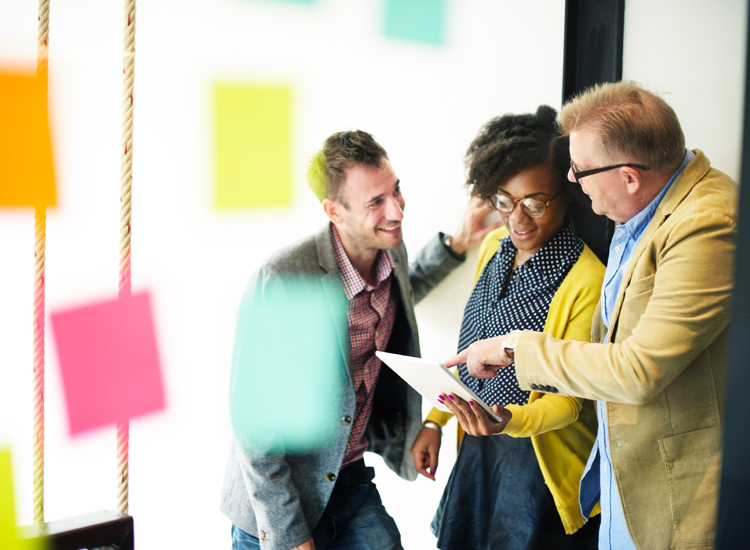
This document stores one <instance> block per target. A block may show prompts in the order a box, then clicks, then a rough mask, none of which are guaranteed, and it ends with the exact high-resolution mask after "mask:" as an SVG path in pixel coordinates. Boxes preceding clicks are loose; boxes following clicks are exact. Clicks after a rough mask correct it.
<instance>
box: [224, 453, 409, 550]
mask: <svg viewBox="0 0 750 550" xmlns="http://www.w3.org/2000/svg"><path fill="white" fill-rule="evenodd" d="M358 462H359V461H358ZM352 467H354V468H356V469H359V470H360V471H361V468H364V463H362V464H361V465H359V464H356V463H355V465H352ZM347 470H349V468H346V469H344V470H342V471H341V473H340V474H339V479H338V480H337V482H336V487H335V488H334V490H333V494H332V495H331V498H330V500H329V501H328V505H327V506H326V509H325V511H324V512H323V517H321V518H320V521H318V524H317V525H316V526H315V529H313V532H312V538H313V542H315V550H324V549H325V550H403V547H402V546H401V535H400V534H399V532H398V528H397V527H396V522H395V521H393V518H392V517H391V516H390V515H388V512H386V511H385V507H384V506H383V502H382V501H381V500H380V493H378V489H377V487H375V484H374V483H372V481H368V482H366V483H357V484H348V483H347V476H346V474H345V473H346V471H347ZM367 470H372V469H371V468H367ZM232 550H261V546H260V542H259V541H258V538H257V537H254V536H252V535H250V534H249V533H246V532H245V531H243V530H242V529H240V528H239V527H237V526H236V525H232Z"/></svg>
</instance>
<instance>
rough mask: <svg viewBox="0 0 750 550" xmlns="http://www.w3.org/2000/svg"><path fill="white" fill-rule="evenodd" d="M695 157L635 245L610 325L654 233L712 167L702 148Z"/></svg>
mask: <svg viewBox="0 0 750 550" xmlns="http://www.w3.org/2000/svg"><path fill="white" fill-rule="evenodd" d="M694 152H695V158H694V159H693V160H692V161H690V163H689V164H688V165H687V166H686V167H685V169H684V170H683V171H682V173H681V174H680V175H679V176H678V177H677V179H676V180H675V181H674V182H673V183H672V187H671V188H670V189H669V191H667V194H666V195H664V198H663V199H662V200H661V202H660V203H659V206H658V207H657V209H656V212H655V213H654V217H653V218H652V220H651V222H649V224H648V227H646V231H644V232H643V235H642V236H641V240H640V241H638V246H636V247H635V251H634V252H633V257H632V258H630V262H629V263H628V268H627V271H625V275H624V276H623V278H622V283H621V284H620V288H619V290H618V293H617V300H615V307H614V311H613V312H612V321H611V322H610V327H617V320H618V319H619V317H620V311H621V310H622V304H623V301H624V299H625V291H626V290H627V288H628V286H629V285H630V280H631V279H632V278H633V272H634V271H635V266H636V264H637V263H638V260H639V259H640V257H641V256H642V255H643V253H644V252H645V251H646V248H647V247H648V245H649V243H650V242H651V239H652V238H653V236H654V234H655V233H656V232H657V231H658V230H659V228H660V227H661V226H662V224H663V223H664V222H665V221H666V220H667V218H669V216H670V215H671V214H672V212H674V211H675V209H676V208H677V207H678V206H679V205H680V204H681V203H682V201H683V200H685V197H687V195H688V194H689V193H690V190H691V189H692V188H693V186H694V185H695V183H696V182H697V181H699V180H700V179H702V178H703V176H705V175H706V173H707V172H708V170H709V169H710V168H711V163H710V162H709V161H708V159H707V158H706V156H705V155H704V154H703V152H702V151H701V150H700V149H695V150H694ZM613 332H614V331H612V330H610V331H609V336H608V341H609V342H613V341H614V334H613Z"/></svg>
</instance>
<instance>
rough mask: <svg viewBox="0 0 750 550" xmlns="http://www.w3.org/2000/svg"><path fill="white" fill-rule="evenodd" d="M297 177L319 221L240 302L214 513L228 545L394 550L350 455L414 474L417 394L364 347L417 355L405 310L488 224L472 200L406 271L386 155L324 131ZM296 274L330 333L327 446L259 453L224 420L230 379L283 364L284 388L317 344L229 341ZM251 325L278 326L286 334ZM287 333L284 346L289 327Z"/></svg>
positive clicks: (400, 200)
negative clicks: (276, 347) (331, 408)
mask: <svg viewBox="0 0 750 550" xmlns="http://www.w3.org/2000/svg"><path fill="white" fill-rule="evenodd" d="M307 177H308V183H309V184H310V187H311V188H312V190H313V191H314V192H315V194H316V196H317V197H318V199H319V200H320V201H321V203H322V206H323V210H324V211H325V213H326V215H327V216H328V218H329V220H330V223H327V224H326V225H325V227H323V228H322V229H321V230H320V231H318V232H317V233H316V234H314V235H311V236H309V237H307V238H305V239H303V240H302V241H300V242H298V243H296V244H294V245H292V246H290V247H288V248H285V249H283V250H281V251H280V252H278V253H277V254H276V255H274V257H273V258H271V259H270V260H268V261H267V262H266V263H265V264H264V265H263V266H262V267H261V268H260V269H259V271H258V272H257V273H256V274H255V275H254V276H253V278H252V279H251V281H250V283H249V285H248V288H247V291H246V293H245V297H244V298H243V304H242V306H241V308H240V316H239V320H238V328H237V336H236V338H237V341H238V342H239V344H238V345H236V346H235V355H234V359H233V365H232V380H233V383H232V388H231V397H230V407H231V410H232V414H233V425H234V426H235V437H234V443H233V448H232V451H231V454H230V457H229V461H228V465H227V471H226V475H225V484H224V490H223V495H222V511H223V512H224V513H225V514H226V515H227V516H228V517H229V518H230V519H231V520H232V523H233V526H232V540H233V549H234V550H246V549H255V548H263V549H269V550H287V549H290V548H295V549H297V548H298V549H302V550H312V549H316V548H317V549H318V550H323V549H324V548H329V549H334V548H336V549H347V550H352V549H361V550H367V549H373V550H388V549H400V548H401V543H400V535H399V532H398V529H397V527H396V524H395V523H394V521H393V519H392V518H391V517H390V516H389V515H388V513H387V512H386V511H385V509H384V507H383V504H382V503H381V500H380V496H379V495H378V491H377V488H376V487H375V484H374V483H373V482H372V480H373V477H374V471H373V469H372V468H370V467H366V466H365V464H364V460H363V455H364V453H365V451H367V450H370V451H374V452H377V453H379V454H381V455H382V456H383V458H384V460H385V462H386V464H388V466H389V467H390V468H391V469H392V470H394V471H395V472H396V473H397V474H398V475H400V476H401V477H403V478H406V479H409V480H413V479H414V478H415V477H416V471H415V469H414V464H413V461H412V459H411V454H410V453H409V449H410V447H411V444H412V442H413V440H414V438H415V437H416V434H417V432H418V431H419V428H420V425H421V398H420V396H419V394H418V393H416V392H415V391H414V390H412V389H411V388H410V387H409V386H408V385H407V384H406V383H405V382H403V381H402V380H401V379H400V378H399V377H398V376H396V375H395V374H394V373H393V372H392V371H390V370H389V369H387V368H385V369H384V368H381V363H380V360H379V359H378V358H377V357H375V351H376V350H383V351H390V352H395V353H401V354H406V355H414V356H418V355H419V339H418V333H417V326H416V320H415V316H414V304H415V303H416V302H418V301H419V300H420V299H422V298H423V297H424V296H425V295H426V294H427V293H428V292H429V291H430V290H431V289H432V288H433V287H434V286H435V285H437V284H438V283H439V282H440V281H441V280H442V279H443V278H444V277H445V276H446V275H447V274H448V273H450V271H451V270H452V269H454V268H455V267H457V266H458V265H460V264H461V262H462V261H463V259H464V256H465V255H464V252H465V251H466V250H467V249H468V248H470V247H473V246H477V245H478V244H479V243H480V242H481V241H482V239H483V238H484V236H485V235H486V234H487V233H488V232H489V231H490V230H492V229H494V228H495V227H496V225H493V226H490V227H486V228H482V226H481V223H480V222H481V220H482V218H484V217H485V216H486V215H487V214H488V213H489V212H490V209H489V208H488V207H487V206H486V205H484V204H483V201H481V200H473V201H471V202H470V203H469V206H468V207H467V209H466V210H465V212H464V214H463V216H462V218H461V221H460V224H459V228H458V230H457V231H456V233H455V234H454V235H453V236H452V237H449V236H446V235H443V234H442V233H441V234H438V235H437V236H436V237H435V238H433V239H432V241H431V242H429V243H428V244H427V245H426V246H425V248H424V249H423V250H422V251H421V252H420V253H419V255H418V256H417V258H416V260H415V261H414V263H413V264H411V265H409V262H408V259H407V255H406V249H405V247H404V245H403V242H402V240H403V238H402V228H401V221H402V219H403V217H404V206H405V201H404V197H403V195H402V194H401V184H400V181H399V179H398V177H397V176H396V174H395V172H394V170H393V167H392V166H391V163H390V161H389V160H388V155H387V154H386V152H385V150H384V149H383V148H382V147H381V146H380V145H379V144H378V143H377V142H376V141H375V140H374V139H373V137H372V136H371V135H370V134H368V133H366V132H362V131H351V132H339V133H336V134H333V135H332V136H330V137H329V138H328V139H327V140H326V142H325V144H324V146H323V148H322V149H321V150H320V151H319V152H318V153H317V154H316V155H314V156H313V158H312V159H311V162H310V167H309V170H308V175H307ZM300 279H304V281H305V288H306V289H307V290H308V291H309V292H310V293H311V294H309V298H310V300H300V302H305V301H319V302H323V303H324V304H326V305H325V308H324V310H325V311H324V313H323V314H322V315H318V316H316V318H314V319H311V320H310V323H315V324H316V325H330V326H332V327H334V329H333V330H334V331H335V333H336V335H337V339H336V340H337V343H336V344H335V347H336V349H334V350H327V351H328V353H327V357H329V358H330V360H329V361H328V363H327V364H326V367H330V368H335V369H338V370H339V371H340V374H341V379H342V380H343V383H342V385H341V386H340V387H339V390H340V391H337V392H334V393H335V395H332V394H329V395H321V396H320V402H321V407H323V406H325V405H326V404H329V403H331V402H334V403H336V405H335V406H336V407H338V409H337V410H336V411H335V414H333V415H332V419H333V420H332V421H331V425H330V426H327V432H328V434H327V437H326V441H325V442H324V444H323V445H322V446H319V447H318V448H316V449H314V450H312V451H308V452H306V453H304V454H299V453H294V452H288V451H280V450H279V449H278V448H276V449H273V450H270V449H269V448H268V447H267V446H265V444H264V441H262V438H259V437H255V438H253V437H249V436H248V435H247V434H246V433H242V431H241V430H239V431H238V429H237V426H238V425H241V424H242V422H241V420H242V419H238V418H236V415H238V414H241V411H242V410H243V409H242V407H241V406H238V404H240V403H241V402H242V401H244V400H248V399H252V398H253V397H252V395H246V394H243V393H242V392H241V391H240V390H239V389H238V388H239V387H240V386H239V385H238V384H237V383H236V381H237V380H240V379H242V377H243V376H244V375H245V374H246V373H247V372H248V371H249V372H251V373H252V372H253V371H256V370H258V369H269V368H276V369H284V368H287V367H286V366H285V364H284V363H285V361H291V363H292V364H291V365H290V366H289V367H290V379H289V383H294V379H293V374H292V373H293V369H295V368H305V367H309V366H310V365H316V360H317V359H318V357H316V356H319V355H320V353H319V352H320V351H321V350H318V352H316V351H315V350H311V349H296V348H292V349H290V350H289V351H290V352H291V353H288V354H284V353H283V350H280V351H282V353H281V354H280V355H279V360H278V363H279V364H270V365H269V364H263V362H262V361H259V360H258V358H257V355H256V353H255V352H256V351H257V350H255V349H253V346H252V345H251V346H248V345H243V344H242V342H243V339H245V338H247V337H248V335H247V334H245V332H246V330H245V328H244V327H245V325H244V324H243V323H242V319H243V318H245V317H249V318H252V317H256V318H257V317H258V316H259V315H262V313H261V312H262V311H264V310H263V309H262V307H261V306H260V304H262V303H263V301H264V300H267V299H268V296H271V295H273V294H274V292H277V290H275V289H279V288H282V289H285V288H288V287H290V286H291V285H292V284H293V283H294V282H295V281H299V280H300ZM305 305H306V304H305V303H299V315H304V314H305V313H304V308H305ZM292 308H294V302H293V301H292ZM292 314H293V316H295V317H296V316H297V313H296V312H293V313H292ZM256 324H257V323H256ZM267 324H269V323H266V325H267ZM260 330H262V331H263V332H264V333H265V331H267V333H268V334H286V333H287V332H288V331H289V330H290V329H289V326H288V325H284V326H263V327H261V329H260ZM252 336H255V340H254V341H258V340H259V342H258V346H259V347H262V346H263V345H264V344H265V342H264V341H263V339H262V337H260V338H258V337H257V335H250V337H252ZM289 340H290V343H293V342H294V335H293V334H290V335H289ZM284 355H287V356H290V358H291V359H287V358H286V357H283V356H284ZM281 391H282V393H283V388H282V389H281ZM286 406H293V404H291V405H286ZM296 412H298V413H299V414H310V413H311V412H312V411H305V410H299V411H296ZM276 414H278V412H277V413H276ZM254 420H255V421H256V422H257V423H262V422H264V419H261V418H258V419H254Z"/></svg>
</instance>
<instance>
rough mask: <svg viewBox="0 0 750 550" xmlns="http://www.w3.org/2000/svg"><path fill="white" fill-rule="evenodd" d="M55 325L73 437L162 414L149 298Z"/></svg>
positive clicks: (65, 314)
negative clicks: (132, 419) (119, 423)
mask: <svg viewBox="0 0 750 550" xmlns="http://www.w3.org/2000/svg"><path fill="white" fill-rule="evenodd" d="M51 319H52V331H53V334H54V338H55V344H56V347H57V356H58V363H59V365H60V371H61V374H62V381H63V389H64V392H65V401H66V404H67V410H68V421H69V429H70V433H71V435H72V434H77V433H80V432H83V431H85V430H89V429H92V428H96V427H99V426H103V425H106V424H111V423H113V422H117V421H125V420H128V419H130V418H132V417H134V416H138V415H141V414H145V413H148V412H152V411H157V410H160V409H163V408H164V390H163V385H162V376H161V369H160V364H159V358H158V352H157V344H156V336H155V334H154V323H153V317H152V314H151V302H150V298H149V295H148V293H145V292H144V293H139V294H134V295H133V296H132V297H131V298H129V299H125V300H116V299H115V300H110V301H104V302H99V303H95V304H91V305H85V306H82V307H78V308H73V309H68V310H65V311H57V312H54V313H52V315H51Z"/></svg>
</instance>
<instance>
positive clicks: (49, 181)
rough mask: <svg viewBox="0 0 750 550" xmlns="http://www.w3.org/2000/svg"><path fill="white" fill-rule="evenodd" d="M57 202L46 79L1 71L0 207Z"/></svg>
mask: <svg viewBox="0 0 750 550" xmlns="http://www.w3.org/2000/svg"><path fill="white" fill-rule="evenodd" d="M55 202H56V194H55V175H54V170H53V166H52V146H51V143H50V134H49V125H48V121H47V79H46V78H42V77H37V76H36V75H35V74H34V73H21V72H4V71H0V206H53V205H54V204H55Z"/></svg>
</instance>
